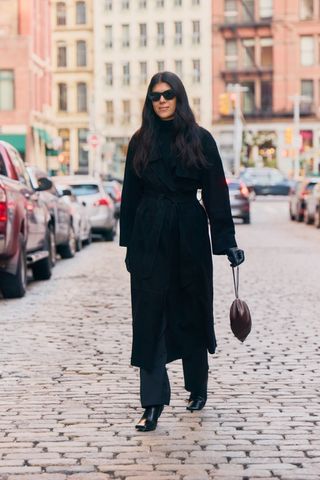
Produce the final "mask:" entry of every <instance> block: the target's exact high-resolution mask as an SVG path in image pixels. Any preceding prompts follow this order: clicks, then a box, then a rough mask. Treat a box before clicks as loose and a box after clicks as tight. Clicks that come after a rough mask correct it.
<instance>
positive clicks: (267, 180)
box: [240, 167, 291, 195]
mask: <svg viewBox="0 0 320 480" xmlns="http://www.w3.org/2000/svg"><path fill="white" fill-rule="evenodd" d="M240 179H241V180H242V181H243V182H244V183H245V184H246V186H247V188H248V190H249V192H250V191H253V192H254V193H255V194H256V195H288V194H289V192H290V187H291V183H290V180H289V179H288V178H286V177H285V176H284V175H283V174H282V173H281V172H280V170H278V169H276V168H269V167H262V168H256V167H249V168H246V169H245V170H244V171H243V172H241V174H240Z"/></svg>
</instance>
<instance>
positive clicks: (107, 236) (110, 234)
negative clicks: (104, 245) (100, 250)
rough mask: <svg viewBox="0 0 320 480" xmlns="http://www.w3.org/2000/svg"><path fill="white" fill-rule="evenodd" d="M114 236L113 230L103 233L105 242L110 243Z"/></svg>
mask: <svg viewBox="0 0 320 480" xmlns="http://www.w3.org/2000/svg"><path fill="white" fill-rule="evenodd" d="M115 235H116V232H115V230H114V228H113V229H112V230H106V231H105V232H104V233H103V238H104V239H105V240H106V241H107V242H112V241H113V239H114V237H115Z"/></svg>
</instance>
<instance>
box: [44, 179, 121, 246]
mask: <svg viewBox="0 0 320 480" xmlns="http://www.w3.org/2000/svg"><path fill="white" fill-rule="evenodd" d="M52 179H53V181H54V182H55V183H56V184H59V185H60V186H64V185H65V187H66V188H71V191H72V193H73V194H74V195H75V196H76V197H77V199H78V200H79V202H82V204H83V205H85V206H86V208H87V213H88V216H89V219H90V224H91V231H92V233H98V234H100V235H102V236H103V238H104V239H105V240H109V241H111V240H113V239H114V236H115V234H116V219H115V215H114V213H115V211H114V204H113V201H112V199H111V197H110V196H109V195H108V194H107V193H106V191H105V189H104V188H103V185H102V182H101V181H100V180H99V179H97V178H95V177H91V176H89V175H66V176H63V175H61V176H57V177H52Z"/></svg>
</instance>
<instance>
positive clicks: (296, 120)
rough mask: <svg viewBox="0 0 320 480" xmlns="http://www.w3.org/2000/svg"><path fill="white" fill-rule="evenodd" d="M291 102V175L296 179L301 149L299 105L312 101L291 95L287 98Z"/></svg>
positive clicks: (303, 96) (301, 96) (304, 96)
mask: <svg viewBox="0 0 320 480" xmlns="http://www.w3.org/2000/svg"><path fill="white" fill-rule="evenodd" d="M289 98H290V99H291V100H292V101H293V151H294V163H293V174H294V178H297V177H298V176H299V173H300V160H299V153H300V147H301V137H300V103H301V102H302V101H304V102H311V101H312V99H311V98H310V97H307V96H306V95H298V94H296V95H293V96H292V97H289Z"/></svg>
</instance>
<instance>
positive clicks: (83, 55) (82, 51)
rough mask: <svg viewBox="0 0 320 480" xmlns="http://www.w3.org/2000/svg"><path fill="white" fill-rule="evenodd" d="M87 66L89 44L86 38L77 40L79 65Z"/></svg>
mask: <svg viewBox="0 0 320 480" xmlns="http://www.w3.org/2000/svg"><path fill="white" fill-rule="evenodd" d="M86 66H87V44H86V42H85V41H84V40H78V41H77V67H86Z"/></svg>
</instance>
